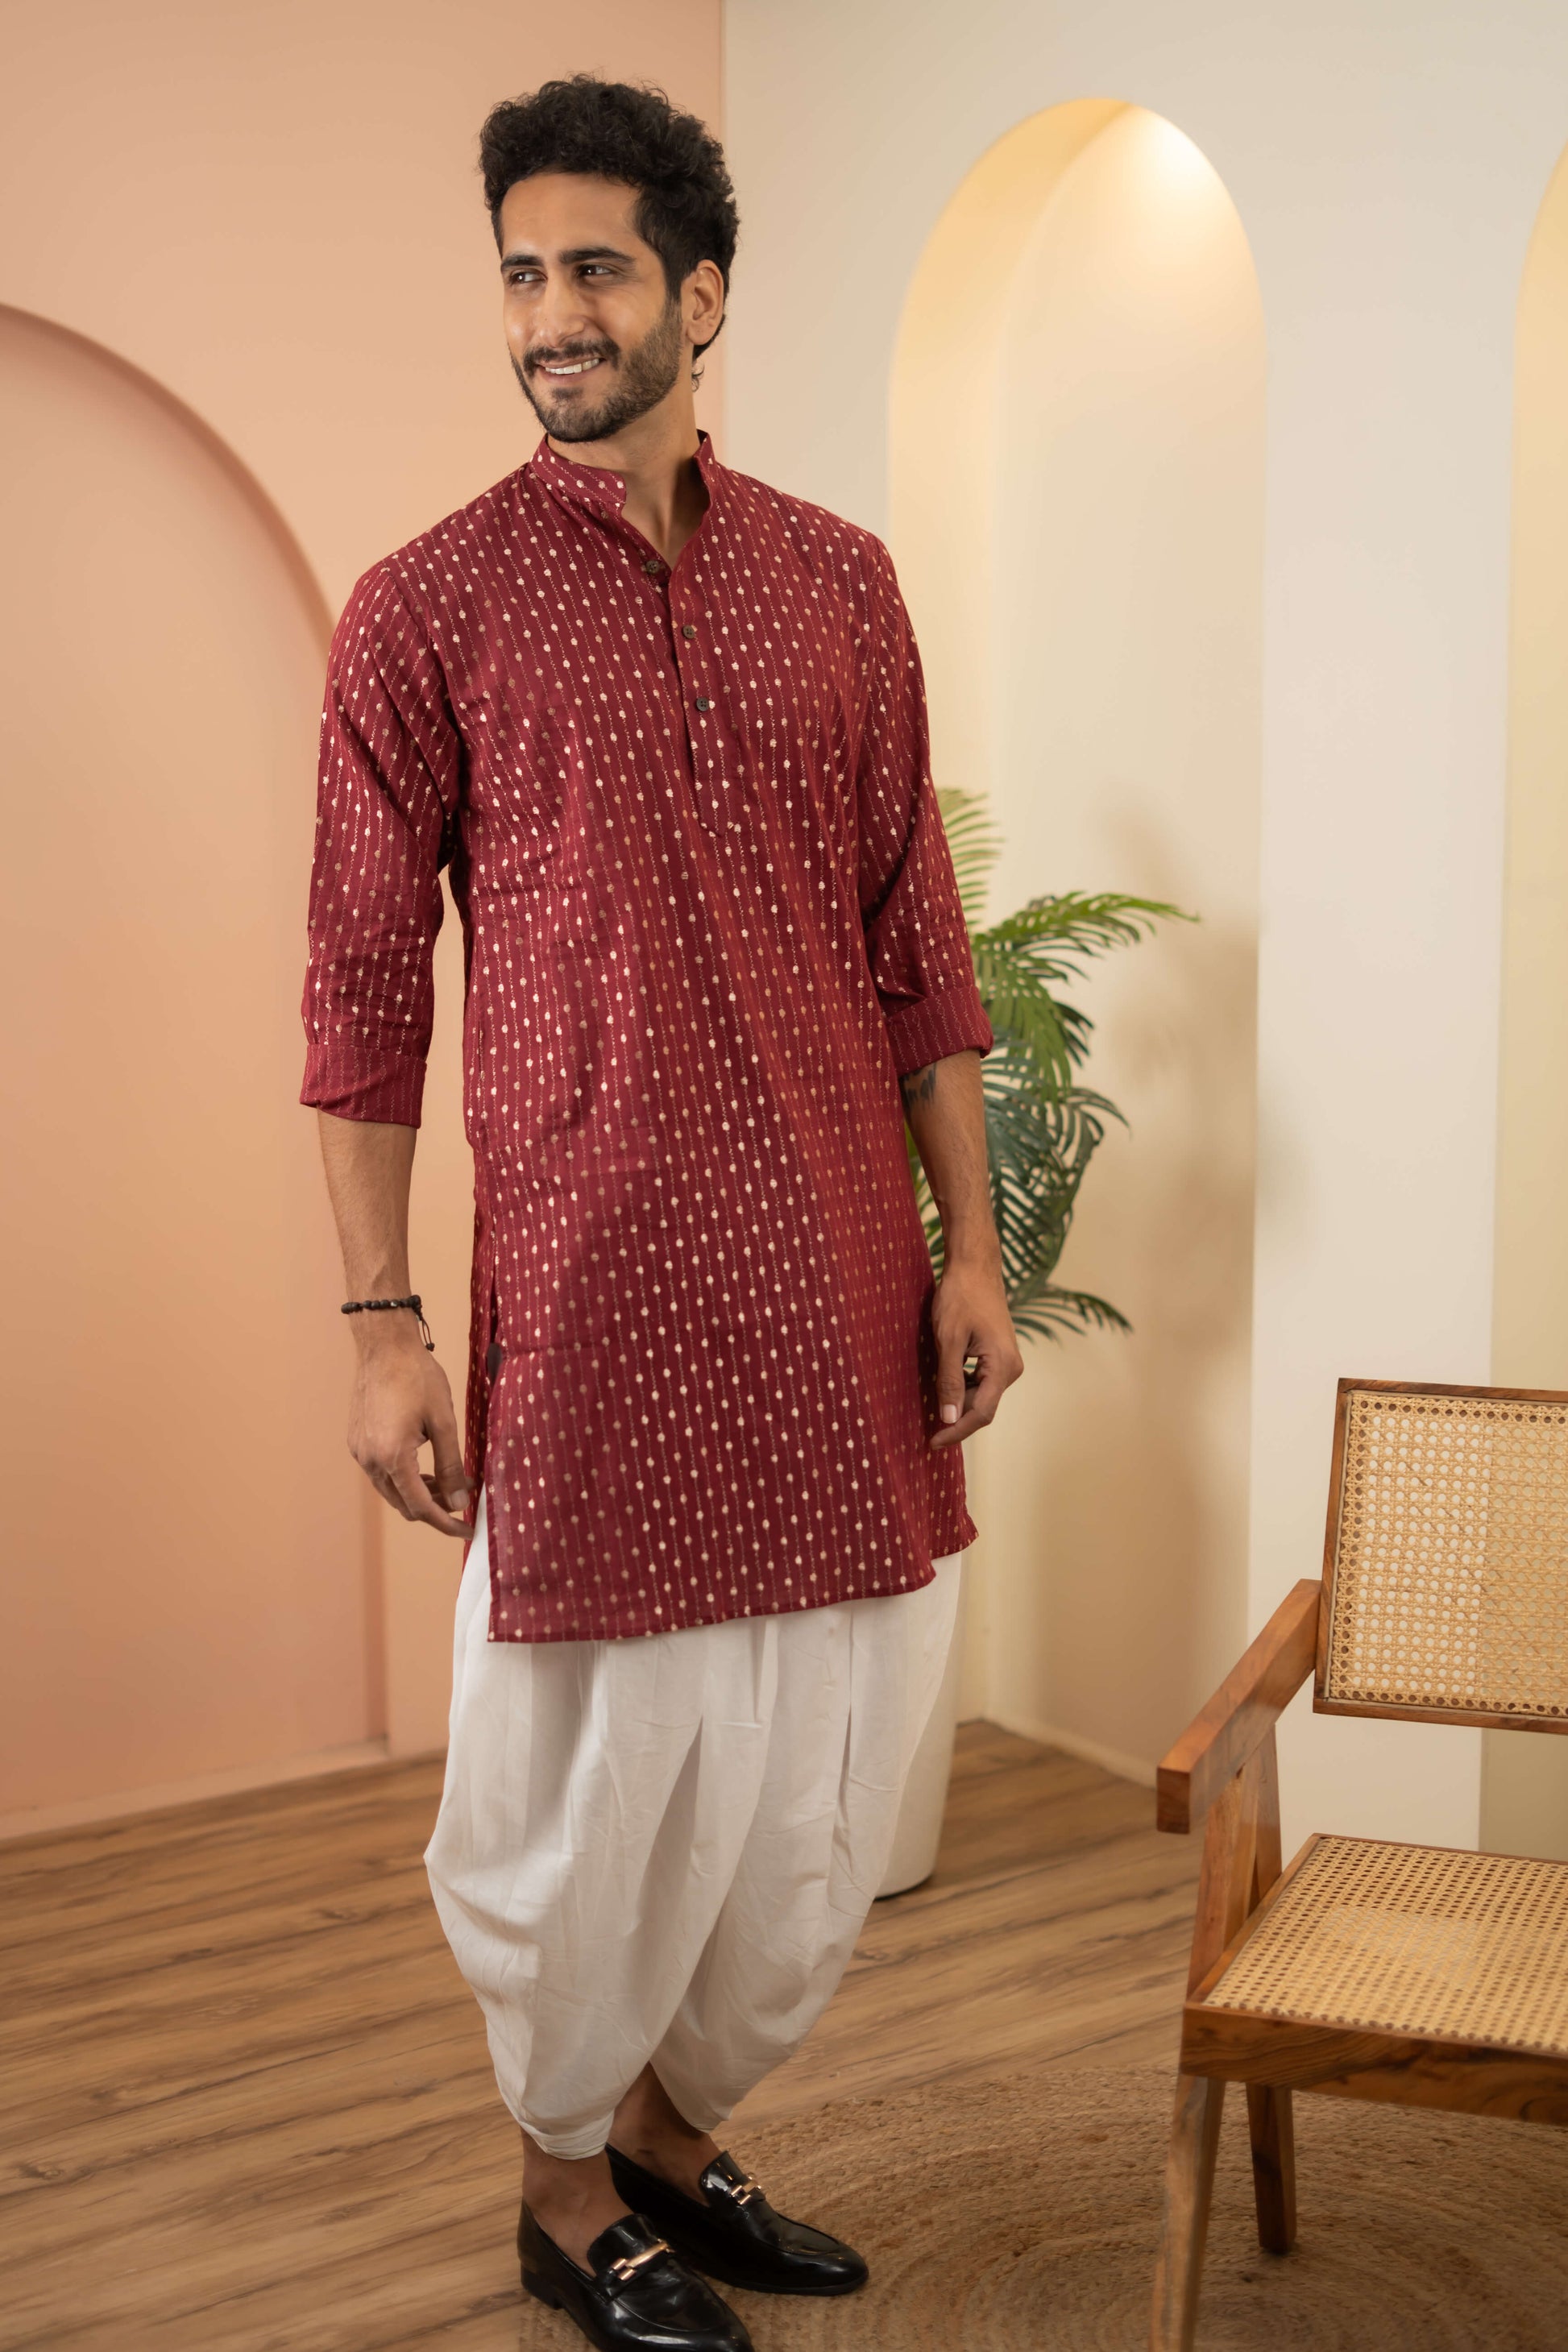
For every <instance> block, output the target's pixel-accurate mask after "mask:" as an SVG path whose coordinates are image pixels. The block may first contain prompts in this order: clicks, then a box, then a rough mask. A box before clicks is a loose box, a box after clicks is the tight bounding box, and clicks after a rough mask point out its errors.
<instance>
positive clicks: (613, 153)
mask: <svg viewBox="0 0 1568 2352" xmlns="http://www.w3.org/2000/svg"><path fill="white" fill-rule="evenodd" d="M479 170H480V172H481V173H482V174H483V177H484V186H485V203H486V205H488V206H489V215H490V226H491V228H492V229H493V230H494V232H495V240H496V249H497V251H498V252H499V251H500V242H501V229H500V207H501V198H502V197H503V196H504V195H505V194H506V192H507V190H508V189H509V188H510V187H514V186H515V185H516V184H517V182H518V181H519V180H530V179H531V178H532V177H533V175H534V173H536V172H582V173H590V174H592V175H593V176H594V177H595V178H599V179H605V180H617V181H619V182H621V183H622V184H623V185H625V186H626V187H628V188H635V189H636V190H637V209H636V211H635V212H634V214H633V215H632V217H633V221H634V223H635V225H636V227H637V235H638V236H640V237H641V238H642V240H643V242H644V244H645V245H650V246H651V247H653V249H654V251H655V252H656V253H657V254H658V257H659V259H660V261H661V262H662V263H663V264H664V280H665V284H666V286H667V287H668V289H669V292H670V295H671V296H672V297H673V296H675V295H676V294H678V293H679V290H680V288H681V284H682V282H683V280H684V279H685V278H689V276H690V274H691V272H692V270H693V269H695V268H696V267H697V264H698V263H699V262H700V261H713V262H717V263H718V265H719V270H720V274H721V276H722V278H723V280H724V291H725V293H726V295H728V293H729V290H730V266H731V262H732V261H733V260H734V258H735V242H736V239H737V237H738V236H739V234H740V226H741V222H740V215H739V213H738V212H737V211H736V209H735V191H734V189H733V187H732V186H731V181H730V173H729V167H728V165H727V164H726V163H725V161H724V150H723V149H722V147H721V146H720V144H719V142H718V141H717V139H715V138H714V137H713V135H712V133H711V132H710V131H709V129H708V127H707V125H706V123H703V122H700V121H698V119H697V117H696V116H695V115H694V114H683V113H681V112H680V110H679V108H678V107H675V106H672V105H671V103H670V101H669V100H668V97H667V96H666V94H665V92H664V91H663V90H662V89H658V88H656V87H655V86H654V85H653V84H651V83H646V82H642V83H633V82H626V81H601V80H600V79H599V78H598V76H597V75H596V74H588V73H576V74H572V75H570V76H568V77H567V78H566V79H564V80H561V81H546V82H542V83H541V84H540V86H539V88H538V89H536V90H532V91H531V92H530V93H529V95H528V96H527V97H525V98H508V99H503V100H501V102H500V105H499V106H493V107H492V108H491V109H490V110H489V114H488V115H487V116H486V117H485V122H484V128H483V129H482V130H481V131H480V132H479ZM723 323H724V322H723V320H722V319H721V320H720V322H719V326H720V327H722V325H723ZM718 331H719V329H718V328H716V329H715V330H714V332H715V333H717V332H718ZM711 340H712V338H711V337H710V338H709V341H711ZM701 348H702V349H703V350H704V351H705V350H706V349H707V348H708V346H707V344H703V345H702V346H701Z"/></svg>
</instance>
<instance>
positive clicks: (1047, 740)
mask: <svg viewBox="0 0 1568 2352" xmlns="http://www.w3.org/2000/svg"><path fill="white" fill-rule="evenodd" d="M977 249H984V252H985V254H986V255H987V257H988V259H987V262H986V265H985V268H986V269H987V270H988V271H989V277H988V278H986V279H985V280H984V283H983V285H982V289H981V299H980V300H979V302H978V304H977V306H976V309H977V318H978V345H979V352H980V368H981V373H980V378H979V382H978V383H974V382H973V380H971V382H970V383H968V384H967V386H966V404H965V413H964V416H963V419H962V420H960V422H961V423H962V426H963V430H962V432H960V433H958V434H956V435H955V434H954V433H953V431H952V425H953V422H954V420H953V419H952V417H951V416H950V415H949V414H948V407H949V404H950V403H951V400H952V373H951V365H950V363H949V360H948V355H947V343H948V337H949V330H950V323H951V313H950V310H949V308H948V305H947V299H946V295H945V291H944V289H945V287H946V285H947V284H948V283H949V282H950V272H951V268H952V264H953V261H954V258H955V257H956V256H957V254H958V253H959V252H961V251H962V252H963V253H972V252H973V251H975V250H977ZM1264 373H1265V371H1264V338H1263V323H1262V312H1261V305H1260V300H1259V296H1258V284H1257V278H1256V275H1255V272H1254V269H1253V266H1252V260H1251V256H1250V253H1249V251H1248V247H1247V238H1246V236H1245V233H1244V232H1243V229H1242V227H1241V224H1240V222H1239V220H1238V218H1237V214H1236V210H1235V207H1234V205H1232V204H1231V202H1230V200H1229V198H1228V196H1227V195H1226V191H1225V189H1224V187H1223V185H1222V184H1221V183H1220V181H1219V179H1218V178H1217V176H1216V175H1215V173H1214V171H1213V169H1212V168H1211V166H1210V165H1209V164H1208V163H1207V162H1206V161H1205V158H1204V157H1203V156H1202V155H1201V154H1200V152H1198V150H1197V149H1196V148H1195V147H1194V145H1193V144H1192V142H1191V141H1189V140H1187V139H1186V138H1184V136H1183V134H1182V133H1181V132H1180V131H1177V130H1176V129H1174V127H1173V125H1172V124H1170V123H1168V122H1165V121H1163V120H1161V119H1160V118H1159V117H1157V116H1155V115H1152V114H1150V113H1148V112H1146V111H1145V110H1142V109H1140V108H1136V107H1129V106H1121V105H1117V104H1115V103H1113V102H1105V101H1083V102H1079V103H1075V104H1073V105H1069V106H1065V107H1059V108H1055V109H1052V110H1049V111H1048V112H1047V113H1046V114H1043V115H1040V116H1037V117H1035V118H1033V119H1032V120H1031V121H1029V122H1026V123H1025V124H1022V125H1020V126H1019V127H1018V129H1017V130H1016V131H1013V132H1011V133H1010V134H1009V135H1008V136H1007V137H1006V138H1005V139H1004V140H1002V141H1001V142H998V144H997V146H996V147H994V148H993V149H992V150H991V151H990V152H989V153H988V154H987V155H985V156H984V157H983V158H982V159H981V161H980V163H977V164H976V165H975V167H974V169H973V172H972V173H970V175H969V178H968V179H967V180H966V181H965V182H964V184H963V186H962V187H961V188H960V189H959V191H958V192H957V194H955V195H954V197H953V199H952V203H951V204H950V205H949V206H948V209H947V211H946V213H945V214H944V215H943V217H942V221H941V222H940V223H939V224H938V226H937V228H936V230H935V231H934V232H933V234H932V236H931V241H930V244H929V246H928V247H927V251H926V254H925V256H924V257H922V262H921V269H920V271H919V272H918V273H917V276H916V278H915V281H914V284H913V286H912V288H911V290H910V299H909V303H908V307H907V309H906V313H905V318H904V321H903V327H902V331H901V334H900V347H899V352H898V358H897V362H896V372H895V384H894V392H893V404H892V415H893V453H894V455H893V463H894V481H893V497H892V516H893V526H892V528H893V545H894V553H895V556H896V557H897V559H898V562H899V564H900V572H901V574H902V576H903V578H904V581H905V584H906V588H907V590H908V593H909V596H910V604H911V608H912V610H913V612H914V617H915V621H916V625H917V627H918V629H919V631H920V633H921V646H922V650H923V653H924V656H925V662H926V669H927V677H928V687H929V690H930V696H931V708H932V736H933V751H934V757H935V759H936V762H937V773H938V778H939V781H940V782H958V783H963V784H965V785H966V786H970V787H972V788H973V787H979V788H982V789H984V790H986V791H988V792H989V793H990V794H991V796H992V800H993V803H994V809H995V812H996V814H997V817H998V819H999V820H1000V823H1001V825H1002V828H1003V831H1004V834H1005V838H1006V840H1007V844H1008V851H1009V855H1008V858H1007V861H1006V868H1005V886H1004V887H1005V889H1006V893H1007V902H1008V903H1009V904H1012V903H1015V902H1016V901H1017V900H1020V899H1022V898H1025V897H1026V896H1029V895H1032V894H1033V893H1035V892H1038V891H1044V890H1047V889H1049V890H1057V889H1064V888H1068V887H1080V888H1086V889H1121V890H1130V891H1134V892H1138V893H1140V894H1142V895H1146V896H1149V897H1154V898H1165V899H1171V900H1174V901H1175V902H1176V903H1177V904H1179V905H1182V906H1184V907H1186V908H1192V909H1194V910H1195V911H1196V912H1198V913H1199V914H1200V915H1201V916H1202V918H1203V922H1202V925H1201V927H1194V928H1187V927H1175V926H1173V927H1171V928H1170V929H1167V930H1166V931H1164V932H1163V933H1162V935H1161V936H1160V937H1159V938H1158V939H1157V940H1154V941H1152V942H1151V943H1150V944H1148V945H1147V946H1144V947H1142V948H1140V949H1138V950H1136V951H1135V952H1134V953H1132V954H1130V955H1127V956H1124V957H1118V958H1115V959H1113V960H1111V961H1109V962H1108V963H1107V964H1106V965H1105V966H1104V967H1103V968H1100V969H1097V971H1096V973H1095V976H1094V979H1093V982H1092V984H1091V985H1090V986H1089V987H1087V988H1086V989H1085V991H1084V992H1083V995H1082V999H1081V1001H1082V1002H1084V1003H1085V1004H1086V1006H1087V1008H1088V1009H1089V1011H1090V1012H1091V1013H1092V1014H1093V1016H1094V1018H1095V1019H1096V1021H1097V1022H1098V1024H1100V1025H1099V1036H1098V1041H1097V1050H1096V1053H1095V1055H1094V1057H1093V1059H1092V1060H1091V1063H1090V1065H1089V1073H1088V1076H1089V1083H1090V1084H1091V1085H1096V1086H1099V1087H1101V1088H1102V1090H1103V1091H1104V1092H1105V1093H1107V1094H1108V1095H1110V1097H1111V1098H1112V1099H1113V1100H1114V1101H1116V1102H1118V1103H1119V1104H1121V1107H1122V1108H1123V1109H1124V1111H1125V1112H1126V1114H1127V1116H1128V1118H1129V1120H1130V1122H1131V1132H1130V1133H1128V1134H1126V1135H1123V1134H1121V1133H1120V1132H1119V1131H1116V1130H1112V1133H1111V1135H1110V1137H1109V1138H1108V1140H1107V1142H1106V1145H1105V1148H1104V1150H1103V1152H1102V1154H1101V1156H1100V1160H1098V1161H1097V1163H1096V1165H1095V1168H1094V1170H1093V1171H1091V1173H1090V1176H1089V1181H1088V1183H1087V1184H1086V1187H1085V1192H1084V1201H1083V1205H1082V1208H1081V1210H1080V1213H1079V1223H1078V1225H1077V1227H1076V1228H1075V1231H1074V1234H1073V1238H1072V1240H1071V1242H1070V1244H1069V1245H1068V1252H1067V1255H1066V1256H1065V1257H1064V1261H1063V1266H1062V1276H1061V1278H1062V1279H1063V1280H1064V1281H1068V1282H1070V1283H1074V1284H1078V1285H1081V1286H1083V1287H1085V1288H1089V1289H1092V1290H1096V1291H1099V1292H1100V1293H1101V1294H1102V1295H1103V1296H1105V1297H1110V1298H1111V1299H1113V1300H1114V1301H1115V1302H1116V1304H1117V1305H1118V1306H1119V1307H1121V1308H1122V1309H1123V1310H1124V1311H1125V1312H1126V1313H1127V1314H1128V1315H1129V1316H1130V1317H1131V1319H1132V1321H1133V1323H1134V1325H1135V1327H1136V1328H1135V1331H1134V1335H1133V1336H1132V1338H1131V1339H1118V1338H1115V1337H1113V1336H1110V1335H1096V1336H1094V1337H1092V1338H1090V1339H1086V1340H1073V1341H1070V1342H1068V1343H1067V1344H1066V1345H1064V1346H1063V1347H1062V1348H1061V1349H1059V1350H1047V1349H1044V1348H1035V1349H1031V1350H1030V1352H1029V1355H1028V1370H1027V1372H1026V1378H1025V1380H1024V1381H1023V1382H1022V1383H1021V1384H1020V1386H1019V1388H1017V1389H1016V1390H1015V1391H1013V1392H1012V1395H1011V1396H1010V1397H1009V1399H1008V1400H1007V1403H1006V1405H1005V1409H1004V1412H1003V1414H1002V1416H1001V1417H1000V1418H999V1420H998V1423H997V1425H996V1427H995V1428H994V1430H992V1431H991V1432H989V1433H987V1434H986V1436H985V1437H984V1440H983V1441H982V1442H981V1444H979V1445H977V1446H972V1447H971V1448H970V1453H971V1454H972V1456H973V1467H974V1472H975V1517H976V1519H977V1520H978V1522H979V1524H980V1527H981V1538H980V1542H979V1544H978V1545H977V1547H976V1565H977V1569H978V1576H977V1579H976V1589H975V1595H974V1604H973V1607H972V1613H971V1622H970V1635H969V1638H970V1662H969V1688H968V1691H967V1694H966V1697H967V1702H968V1704H969V1705H970V1706H972V1707H978V1708H981V1709H983V1710H984V1712H985V1713H987V1714H988V1715H990V1716H992V1717H994V1718H996V1719H998V1720H1000V1721H1002V1722H1003V1723H1005V1724H1010V1725H1012V1726H1013V1727H1016V1728H1018V1729H1020V1730H1026V1731H1030V1732H1033V1733H1036V1734H1037V1735H1039V1736H1043V1737H1047V1738H1058V1739H1062V1740H1064V1741H1065V1742H1066V1744H1068V1745H1069V1746H1073V1747H1076V1748H1080V1749H1082V1750H1083V1751H1084V1752H1087V1753H1089V1754H1093V1755H1097V1756H1099V1757H1100V1758H1101V1759H1104V1760H1106V1761H1108V1762H1110V1763H1111V1764H1113V1765H1114V1766H1116V1767H1118V1768H1120V1769H1125V1770H1128V1771H1131V1772H1135V1773H1138V1774H1140V1775H1141V1776H1148V1775H1149V1774H1150V1773H1151V1771H1152V1765H1153V1763H1154V1761H1155V1759H1157V1758H1158V1756H1159V1754H1160V1753H1161V1751H1162V1748H1163V1746H1164V1745H1165V1743H1166V1741H1167V1739H1168V1738H1170V1737H1172V1736H1173V1734H1174V1733H1175V1732H1176V1731H1177V1730H1178V1729H1179V1728H1180V1727H1181V1725H1182V1724H1183V1723H1184V1721H1185V1720H1186V1719H1187V1717H1189V1716H1190V1714H1191V1713H1192V1711H1193V1709H1194V1706H1196V1705H1197V1704H1199V1703H1201V1701H1202V1699H1203V1698H1204V1697H1205V1696H1206V1694H1207V1691H1208V1689H1209V1688H1210V1687H1211V1686H1212V1685H1213V1683H1214V1681H1215V1680H1216V1679H1217V1677H1218V1675H1220V1674H1221V1673H1222V1672H1223V1671H1224V1670H1225V1668H1226V1665H1227V1664H1229V1663H1230V1661H1231V1660H1232V1659H1233V1658H1234V1656H1235V1654H1236V1653H1237V1648H1238V1647H1239V1646H1240V1643H1241V1640H1242V1637H1243V1633H1244V1626H1245V1616H1246V1565H1247V1563H1246V1541H1247V1436H1248V1431H1247V1423H1248V1413H1247V1396H1248V1381H1249V1352H1248V1341H1249V1321H1250V1294H1251V1268H1252V1227H1253V1201H1254V1182H1255V1176H1254V1170H1255V1127H1256V1051H1255V1002H1256V972H1257V944H1256V943H1257V906H1258V882H1257V858H1258V850H1257V837H1258V766H1259V723H1260V719H1259V712H1260V635H1261V584H1262V508H1263V431H1264ZM955 442H956V444H957V445H958V446H957V451H956V457H957V462H956V465H955V467H954V468H953V469H952V470H951V471H950V470H949V469H948V468H946V467H942V468H937V467H932V466H931V464H930V462H929V458H930V452H931V449H932V448H933V447H935V446H939V445H941V446H953V445H954V443H955ZM994 911H997V912H1000V911H1001V908H997V909H995V910H994Z"/></svg>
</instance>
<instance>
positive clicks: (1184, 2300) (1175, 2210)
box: [1149, 2074, 1225, 2352]
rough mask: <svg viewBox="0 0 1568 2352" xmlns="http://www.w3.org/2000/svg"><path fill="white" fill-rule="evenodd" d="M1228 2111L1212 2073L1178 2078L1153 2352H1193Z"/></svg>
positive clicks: (1151, 2336)
mask: <svg viewBox="0 0 1568 2352" xmlns="http://www.w3.org/2000/svg"><path fill="white" fill-rule="evenodd" d="M1224 2106H1225V2084H1224V2083H1223V2082H1219V2081H1216V2080H1215V2079H1214V2078H1213V2077H1212V2076H1210V2075H1206V2074H1178V2075H1177V2077H1176V2112H1175V2115H1174V2117H1173V2120H1172V2124H1171V2146H1170V2151H1169V2153H1168V2154H1167V2156H1166V2158H1165V2220H1164V2228H1163V2234H1162V2236H1161V2240H1160V2258H1159V2261H1158V2263H1157V2264H1156V2265H1155V2271H1154V2312H1153V2320H1152V2326H1151V2328H1150V2332H1149V2343H1150V2347H1151V2352H1192V2344H1193V2335H1194V2328H1195V2326H1196V2325H1197V2315H1198V2281H1199V2279H1200V2277H1201V2276H1202V2273H1203V2266H1204V2240H1205V2238H1206V2237H1207V2235H1208V2226H1209V2201H1210V2199H1211V2198H1212V2196H1213V2193H1214V2166H1215V2152H1216V2150H1217V2149H1218V2147H1219V2119H1220V2116H1221V2113H1222V2111H1223V2109H1224Z"/></svg>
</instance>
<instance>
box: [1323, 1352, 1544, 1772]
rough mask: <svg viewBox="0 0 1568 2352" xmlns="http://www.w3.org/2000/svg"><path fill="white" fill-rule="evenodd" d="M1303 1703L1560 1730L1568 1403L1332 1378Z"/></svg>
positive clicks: (1524, 1393)
mask: <svg viewBox="0 0 1568 2352" xmlns="http://www.w3.org/2000/svg"><path fill="white" fill-rule="evenodd" d="M1323 1599H1324V1605H1323V1613H1322V1621H1321V1631H1320V1635H1319V1647H1318V1664H1317V1679H1316V1689H1315V1693H1314V1698H1313V1704H1314V1706H1317V1707H1318V1708H1320V1709H1321V1710H1322V1711H1323V1712H1325V1713H1328V1714H1333V1715H1378V1716H1394V1717H1414V1718H1415V1719H1417V1720H1421V1721H1426V1722H1442V1723H1472V1724H1482V1725H1489V1726H1492V1727H1507V1728H1511V1729H1518V1730H1536V1731H1568V1397H1563V1396H1562V1395H1551V1394H1542V1393H1540V1392H1535V1391H1529V1390H1513V1389H1479V1390H1478V1389H1462V1388H1443V1387H1414V1386H1407V1385H1405V1384H1404V1383H1395V1382H1384V1381H1341V1382H1340V1394H1339V1411H1338V1417H1337V1422H1336V1429H1335V1448H1334V1464H1333V1470H1332V1473H1331V1491H1330V1500H1329V1529H1328V1541H1327V1545H1326V1549H1325V1555H1324V1566H1323Z"/></svg>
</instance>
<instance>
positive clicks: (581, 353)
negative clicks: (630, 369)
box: [523, 343, 616, 374]
mask: <svg viewBox="0 0 1568 2352" xmlns="http://www.w3.org/2000/svg"><path fill="white" fill-rule="evenodd" d="M615 357H616V346H615V344H614V343H592V344H589V345H587V346H586V347H585V348H576V349H573V350H571V351H564V350H563V351H549V350H545V351H537V352H529V354H528V356H527V358H526V359H525V360H524V362H523V365H524V366H525V367H526V368H527V370H528V372H529V373H530V374H532V373H533V371H534V370H535V368H542V367H569V366H570V365H571V363H572V362H573V361H574V360H612V359H614V358H615Z"/></svg>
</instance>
